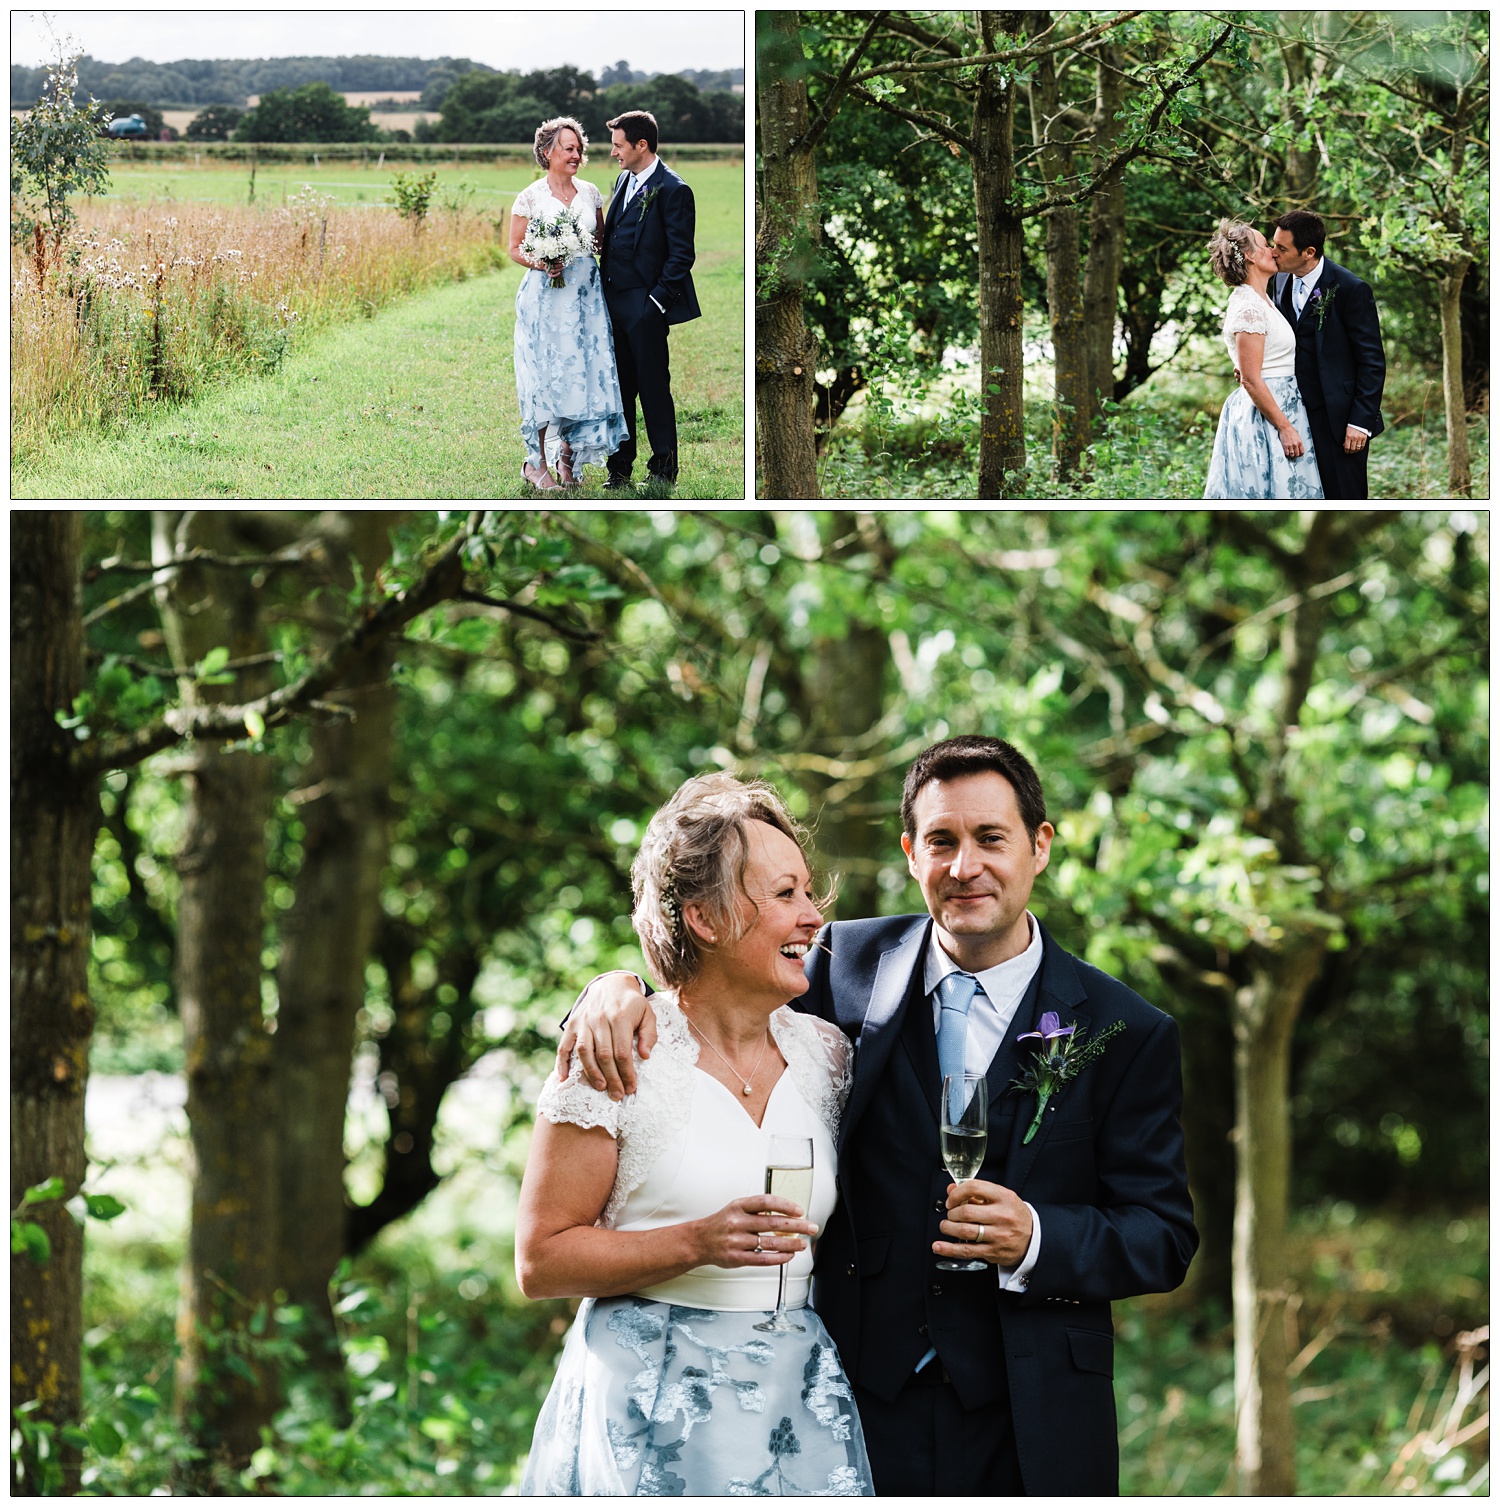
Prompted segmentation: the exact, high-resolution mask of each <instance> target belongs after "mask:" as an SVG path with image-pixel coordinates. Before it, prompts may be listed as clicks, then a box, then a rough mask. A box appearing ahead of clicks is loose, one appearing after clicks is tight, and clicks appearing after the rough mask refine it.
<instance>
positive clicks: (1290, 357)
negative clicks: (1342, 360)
mask: <svg viewBox="0 0 1500 1507" xmlns="http://www.w3.org/2000/svg"><path fill="white" fill-rule="evenodd" d="M1241 330H1244V331H1246V332H1247V333H1249V334H1252V335H1264V336H1265V337H1266V353H1265V355H1264V356H1263V357H1262V358H1261V363H1260V374H1261V376H1263V377H1295V376H1296V375H1297V337H1296V335H1295V334H1294V333H1293V331H1292V327H1291V325H1289V324H1288V323H1287V322H1286V316H1285V315H1283V314H1282V312H1281V310H1280V309H1278V308H1277V307H1276V305H1275V304H1273V303H1272V302H1271V301H1270V299H1268V298H1263V297H1262V296H1261V295H1260V294H1259V293H1257V292H1256V291H1255V289H1254V288H1252V287H1251V286H1250V285H1249V284H1248V283H1241V284H1240V286H1239V287H1238V288H1235V289H1234V290H1233V292H1231V293H1230V295H1229V307H1228V308H1226V309H1225V310H1224V344H1225V345H1227V346H1228V347H1229V359H1230V360H1231V361H1233V362H1234V363H1235V364H1236V365H1238V364H1239V352H1238V351H1237V350H1236V349H1235V343H1234V337H1235V336H1236V335H1237V334H1239V332H1240V331H1241Z"/></svg>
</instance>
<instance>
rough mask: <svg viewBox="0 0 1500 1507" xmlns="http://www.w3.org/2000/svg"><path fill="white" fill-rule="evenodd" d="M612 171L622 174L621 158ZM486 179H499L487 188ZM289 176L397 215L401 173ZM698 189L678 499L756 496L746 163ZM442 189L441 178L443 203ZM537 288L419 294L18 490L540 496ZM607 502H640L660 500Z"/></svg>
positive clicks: (727, 166)
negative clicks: (524, 358) (522, 309)
mask: <svg viewBox="0 0 1500 1507" xmlns="http://www.w3.org/2000/svg"><path fill="white" fill-rule="evenodd" d="M277 166H278V167H280V166H281V165H280V164H278V165H277ZM602 166H603V167H604V168H610V167H613V164H612V163H608V162H607V160H606V161H605V162H604V163H603V164H602ZM486 174H487V175H488V180H489V181H486V182H483V183H480V182H479V181H478V180H480V179H481V178H482V177H484V176H485V175H486ZM285 176H286V181H287V185H288V188H289V190H290V192H291V193H293V194H295V193H297V192H299V191H301V189H302V187H303V184H304V183H309V182H310V183H312V184H313V185H314V186H315V187H316V188H319V189H320V190H321V191H322V192H324V193H346V194H349V195H354V196H357V195H359V194H366V195H368V197H367V198H366V199H365V200H364V201H363V202H366V203H369V204H370V212H371V213H380V214H390V213H393V211H391V210H390V209H388V208H382V207H379V206H378V205H377V204H376V202H375V199H376V196H378V195H379V194H381V193H382V192H384V188H385V186H386V184H388V181H389V178H390V176H391V174H390V172H389V171H387V172H385V173H383V174H376V173H375V172H374V170H373V168H372V169H371V170H370V172H369V174H368V178H369V182H368V186H367V187H359V186H354V187H349V188H346V189H339V188H338V187H337V186H336V185H337V183H339V182H344V183H349V184H353V183H354V180H355V179H356V178H360V179H361V181H363V179H362V175H361V170H360V169H359V168H358V167H357V165H354V164H349V163H340V164H337V167H336V169H330V170H325V171H324V172H323V173H322V174H321V175H319V174H318V173H317V172H316V171H315V170H314V171H313V172H311V173H310V174H306V175H304V174H301V173H299V174H296V175H290V174H288V175H285ZM443 176H444V175H442V174H440V180H441V179H442V177H443ZM447 176H448V177H449V178H451V179H452V180H453V181H454V182H456V181H457V180H458V179H459V178H465V179H466V180H467V181H468V182H469V183H471V184H475V185H476V186H477V187H478V188H479V189H480V190H482V191H483V192H484V193H487V194H489V195H491V196H492V197H493V199H494V203H495V205H496V206H497V214H498V215H501V216H502V217H503V214H504V213H505V212H506V210H507V207H508V204H509V197H510V196H511V195H513V194H514V193H515V192H518V191H519V190H520V189H521V188H523V187H525V185H526V183H527V182H529V181H530V179H531V176H532V175H531V174H529V173H528V172H527V171H526V170H525V169H512V168H502V169H494V168H490V169H476V168H475V167H474V166H472V165H466V166H465V170H464V172H462V173H458V174H449V175H447ZM585 176H586V177H587V176H593V177H595V179H596V181H601V182H602V184H603V186H606V187H607V186H608V183H609V181H610V178H609V175H608V174H607V173H604V172H602V170H601V164H600V163H598V162H596V163H595V166H594V169H593V170H592V171H590V170H586V172H585ZM246 178H247V175H246V174H244V173H241V172H239V171H238V169H237V168H235V169H227V168H225V167H223V166H221V165H219V164H214V165H213V166H211V167H210V166H208V165H205V166H204V167H203V168H202V169H199V170H194V169H193V168H192V167H191V166H188V167H185V168H181V169H178V168H172V167H155V168H151V169H133V168H123V167H119V168H116V169H115V171H114V174H113V177H112V185H113V193H114V194H115V195H118V196H122V197H131V196H134V197H136V198H151V199H153V200H154V202H155V204H156V205H157V206H158V207H159V208H160V209H161V210H162V211H163V212H164V213H170V206H171V203H172V202H177V203H181V204H183V205H186V204H188V203H190V202H199V203H213V202H224V203H229V202H234V200H233V199H231V197H230V195H231V191H232V192H233V194H234V195H235V196H236V197H237V198H238V199H239V202H243V198H242V196H243V192H244V189H245V184H246ZM691 181H692V183H693V185H694V189H695V197H696V199H697V203H698V259H697V262H696V265H695V267H694V270H693V277H694V283H695V285H696V287H697V290H698V297H699V301H700V303H701V304H702V306H703V311H704V317H703V318H702V319H698V320H693V321H691V322H690V323H688V324H686V325H680V326H677V327H675V328H674V329H673V332H672V337H671V339H672V369H673V393H674V396H675V398H676V400H677V411H678V428H679V433H680V441H681V455H680V460H681V468H682V469H681V475H680V477H679V482H678V486H677V488H676V490H675V492H674V493H673V494H672V495H673V496H674V497H675V498H683V499H698V498H705V499H710V498H711V499H718V498H735V497H742V496H744V492H745V483H744V457H745V417H744V413H745V410H744V362H745V346H744V201H743V183H744V169H743V164H742V163H728V162H712V163H697V162H695V163H693V164H691ZM278 182H279V180H278ZM502 183H503V184H505V185H506V186H505V187H502V186H501V185H502ZM449 186H450V187H451V186H452V185H451V183H450V185H449ZM442 188H443V184H442V182H441V181H440V185H439V191H440V194H441V191H442ZM169 191H170V193H169ZM279 193H280V190H279V188H277V189H276V190H275V193H274V194H273V193H272V181H271V179H270V178H269V177H268V176H267V175H266V174H265V173H261V174H260V175H259V176H258V179H257V202H258V203H261V204H263V205H264V206H265V207H266V212H267V213H268V214H269V213H271V212H273V209H274V203H275V199H276V198H279ZM190 196H191V197H190ZM347 202H354V203H358V202H361V201H360V200H359V199H358V198H357V197H354V198H351V199H350V200H348V201H347ZM439 202H440V201H439ZM472 207H473V204H472V203H471V204H470V208H471V209H472ZM434 213H435V214H437V215H441V214H442V213H444V211H443V210H442V209H441V208H439V209H437V210H435V211H434ZM520 276H521V272H520V269H519V268H517V267H514V266H512V265H510V264H506V265H505V266H504V267H503V268H502V269H501V270H500V271H498V272H495V273H491V274H486V275H480V276H464V277H462V278H461V279H460V280H459V281H457V282H454V283H450V284H447V285H443V286H439V287H436V288H430V289H428V290H426V291H424V292H420V293H416V294H413V295H412V296H410V297H409V298H407V299H405V300H402V301H399V302H397V303H395V304H394V305H392V306H390V307H388V308H386V309H384V310H382V311H380V312H379V313H377V314H376V315H375V317H373V318H370V319H362V320H357V321H356V322H354V323H352V324H348V325H344V326H341V327H338V328H335V329H331V330H324V331H318V332H314V333H310V334H307V335H304V336H302V337H300V338H299V339H297V340H296V341H294V342H293V344H292V346H291V349H290V352H289V353H288V354H287V355H286V356H285V358H284V359H283V360H282V362H281V365H280V366H279V368H278V369H277V370H276V371H275V372H273V373H271V374H270V375H267V376H263V377H255V378H239V379H237V380H234V381H232V382H230V383H228V384H227V385H222V386H218V387H216V388H214V389H212V390H210V391H208V392H207V393H205V394H204V395H203V396H201V397H199V398H198V399H196V400H194V401H191V402H188V403H185V404H181V405H161V406H160V407H156V408H154V409H152V410H150V411H148V412H146V413H144V414H143V415H141V416H139V417H130V416H128V415H127V416H123V417H122V418H121V419H120V420H119V421H118V422H116V423H115V424H113V425H112V426H111V428H110V430H109V432H106V433H98V432H89V431H81V432H75V433H72V434H68V435H65V436H63V437H61V438H60V439H59V440H57V441H56V442H54V443H52V444H50V445H47V446H45V447H44V448H42V449H40V450H38V451H36V452H32V453H28V454H26V455H19V454H18V455H15V456H14V457H13V462H12V476H11V488H12V495H13V496H14V497H16V498H18V499H32V498H35V499H57V500H75V499H77V500H85V499H136V498H143V499H154V498H181V497H185V498H254V499H261V498H264V499H270V498H305V499H310V500H337V499H344V498H348V499H362V498H371V499H424V500H427V499H446V498H465V499H467V498H475V499H482V498H521V497H528V496H535V495H536V494H534V493H532V492H531V491H530V489H529V488H527V487H526V486H525V484H524V483H523V482H522V481H521V477H520V466H521V460H522V455H523V451H522V446H521V440H520V434H519V420H518V413H517V406H516V396H515V385H514V369H513V365H512V343H511V342H512V333H513V325H514V307H515V292H516V286H517V283H518V281H519V278H520ZM643 471H644V464H643V461H642V462H638V466H637V475H638V477H639V476H640V474H641V473H642V472H643ZM602 476H603V473H602V472H594V471H591V472H590V473H589V480H588V482H587V484H586V485H585V487H584V488H583V489H582V490H581V492H578V493H574V494H572V495H573V496H575V497H582V498H591V497H598V496H603V495H606V494H602V493H601V490H600V483H601V481H602ZM607 495H608V496H609V497H611V498H614V497H620V499H621V500H622V501H627V502H628V501H629V500H630V499H631V498H632V497H635V496H643V495H644V493H643V492H642V493H630V492H627V493H624V494H616V493H610V494H607Z"/></svg>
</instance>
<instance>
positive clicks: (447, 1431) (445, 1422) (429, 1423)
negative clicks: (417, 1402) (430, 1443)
mask: <svg viewBox="0 0 1500 1507" xmlns="http://www.w3.org/2000/svg"><path fill="white" fill-rule="evenodd" d="M420 1427H421V1430H422V1432H423V1433H424V1434H426V1435H427V1437H428V1438H429V1439H436V1440H437V1442H438V1443H439V1444H452V1443H453V1441H454V1440H455V1439H457V1438H458V1424H457V1423H456V1422H455V1421H454V1420H453V1419H452V1418H424V1419H423V1420H422V1422H421V1425H420Z"/></svg>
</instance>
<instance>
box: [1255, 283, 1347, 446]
mask: <svg viewBox="0 0 1500 1507" xmlns="http://www.w3.org/2000/svg"><path fill="white" fill-rule="evenodd" d="M1291 275H1292V274H1291V273H1290V272H1278V273H1277V274H1276V302H1277V303H1278V304H1279V303H1280V302H1281V295H1282V291H1283V289H1285V287H1286V279H1287V278H1289V277H1290V276H1291ZM1322 275H1323V258H1322V257H1321V256H1320V257H1319V258H1318V265H1317V266H1316V267H1314V268H1313V269H1312V271H1311V272H1309V273H1306V274H1305V275H1304V276H1303V278H1302V308H1303V309H1305V308H1306V307H1307V300H1308V299H1309V298H1311V297H1312V290H1313V289H1314V288H1315V287H1317V285H1318V279H1319V278H1320V277H1322ZM1296 299H1297V290H1296V289H1295V288H1293V289H1292V303H1293V307H1295V306H1296ZM1297 317H1298V318H1299V319H1300V318H1301V317H1302V312H1301V310H1300V309H1299V310H1298V311H1297ZM1345 427H1346V428H1348V429H1352V430H1354V432H1355V433H1356V434H1362V435H1364V437H1365V438H1366V439H1369V437H1370V431H1369V430H1368V429H1364V428H1361V426H1360V425H1358V424H1348V425H1346V426H1345Z"/></svg>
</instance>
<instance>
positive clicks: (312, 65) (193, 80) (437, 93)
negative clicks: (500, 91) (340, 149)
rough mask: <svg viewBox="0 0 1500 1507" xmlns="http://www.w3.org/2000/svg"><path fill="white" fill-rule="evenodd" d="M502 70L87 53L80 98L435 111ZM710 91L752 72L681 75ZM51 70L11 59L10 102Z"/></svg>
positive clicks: (624, 78) (14, 104)
mask: <svg viewBox="0 0 1500 1507" xmlns="http://www.w3.org/2000/svg"><path fill="white" fill-rule="evenodd" d="M499 71H500V70H498V69H495V68H491V67H490V66H488V65H487V64H485V63H476V62H474V61H473V60H472V59H470V58H450V57H441V58H391V57H349V58H314V57H288V58H182V59H180V60H179V61H177V62H175V63H150V62H147V61H146V60H145V59H144V58H131V59H130V61H129V62H126V63H107V62H104V61H102V60H101V59H99V58H95V57H90V56H89V55H88V54H87V53H85V54H84V55H83V57H82V58H81V59H80V60H79V64H78V92H79V103H83V102H84V101H85V100H87V98H88V96H89V95H90V94H92V95H94V96H95V97H96V98H98V99H110V98H127V97H128V98H131V99H143V100H149V101H150V102H151V103H152V104H154V105H157V106H158V107H166V108H169V109H170V108H172V107H174V106H175V107H183V106H188V105H243V104H245V103H247V100H248V97H249V96H250V95H252V94H265V93H267V92H268V91H269V90H272V89H294V88H296V87H298V86H299V85H301V84H308V83H315V82H319V81H321V82H323V83H326V84H329V85H330V86H331V87H333V88H334V89H339V90H356V89H357V90H371V89H389V90H391V91H392V92H393V93H402V94H408V93H411V92H412V91H413V90H421V91H422V94H423V98H422V105H423V107H424V108H425V109H432V110H436V109H439V108H440V107H441V105H442V97H443V95H444V94H446V93H447V90H448V87H449V86H450V85H451V84H452V83H453V81H454V80H455V79H456V78H458V77H459V75H460V74H464V73H472V72H478V73H496V72H499ZM655 76H656V75H655V74H650V73H645V72H642V71H640V70H635V69H632V68H631V67H630V66H629V64H628V63H627V62H626V61H625V60H623V59H622V60H620V61H619V62H617V63H615V64H614V65H613V66H612V67H609V68H606V69H604V71H603V72H602V73H601V74H600V76H599V80H598V83H599V87H601V88H606V87H608V86H609V85H611V84H636V83H644V82H645V81H646V80H648V79H650V78H653V77H655ZM677 76H678V77H680V78H684V79H686V80H687V81H688V82H689V83H691V84H694V85H696V86H697V87H698V88H699V89H703V90H725V91H727V90H728V89H730V87H731V86H732V85H734V84H740V85H743V84H744V82H745V70H744V69H743V68H735V69H719V70H714V69H706V68H688V69H683V70H680V71H679V73H678V75H677ZM46 77H47V70H46V69H45V68H24V67H22V66H20V65H19V64H14V63H13V64H12V65H11V70H10V104H11V108H12V109H13V110H24V109H25V108H27V107H28V106H29V105H32V104H34V103H35V102H36V100H37V99H38V97H39V96H40V94H41V92H42V86H43V84H44V83H45V81H46Z"/></svg>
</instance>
